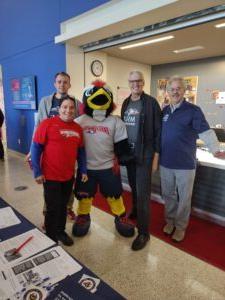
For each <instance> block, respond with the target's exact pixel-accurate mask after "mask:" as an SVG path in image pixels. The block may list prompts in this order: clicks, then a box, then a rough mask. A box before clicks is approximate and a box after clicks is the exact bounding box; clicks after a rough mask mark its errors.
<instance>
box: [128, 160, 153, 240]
mask: <svg viewBox="0 0 225 300" xmlns="http://www.w3.org/2000/svg"><path fill="white" fill-rule="evenodd" d="M151 173H152V157H151V158H146V159H144V162H143V163H142V164H138V163H130V164H129V165H127V176H128V182H129V185H130V187H131V190H132V199H133V210H134V211H136V212H137V228H138V233H139V234H145V235H149V221H150V196H151Z"/></svg>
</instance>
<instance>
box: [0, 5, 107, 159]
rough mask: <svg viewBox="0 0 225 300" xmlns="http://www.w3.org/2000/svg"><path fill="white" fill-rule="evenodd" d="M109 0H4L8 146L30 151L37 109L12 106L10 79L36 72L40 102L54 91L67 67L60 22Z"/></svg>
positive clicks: (1, 53)
mask: <svg viewBox="0 0 225 300" xmlns="http://www.w3.org/2000/svg"><path fill="white" fill-rule="evenodd" d="M106 2H109V0H85V1H84V0H76V1H74V0H47V1H46V0H38V1H37V0H20V1H18V0H1V1H0V28H1V29H0V64H1V65H2V71H3V88H4V100H5V111H6V125H7V144H8V148H9V149H12V150H16V151H19V152H22V153H27V152H28V151H29V147H30V141H31V137H32V132H33V126H34V111H30V110H17V109H14V108H13V107H12V105H11V101H12V96H11V91H10V80H11V79H12V78H15V77H21V76H26V75H35V76H36V78H37V97H38V102H39V101H40V99H41V97H43V96H44V95H48V94H50V93H52V92H53V91H54V87H53V80H54V79H53V78H54V74H55V73H57V72H59V71H63V70H65V69H66V62H65V59H66V54H65V46H64V45H55V44H54V37H55V36H56V35H58V34H59V33H60V22H63V21H65V20H67V19H69V18H72V17H75V16H77V15H79V14H81V13H83V12H85V11H88V10H90V9H92V8H94V7H97V6H99V5H101V4H104V3H106Z"/></svg>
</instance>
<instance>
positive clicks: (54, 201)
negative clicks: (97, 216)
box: [31, 96, 87, 246]
mask: <svg viewBox="0 0 225 300" xmlns="http://www.w3.org/2000/svg"><path fill="white" fill-rule="evenodd" d="M75 107H76V106H75V100H74V99H73V98H71V97H69V96H68V97H67V98H65V99H62V100H61V102H60V106H59V115H58V116H56V117H54V118H50V119H46V120H44V121H43V122H41V123H40V125H39V126H38V128H37V129H36V132H35V135H34V138H33V143H32V146H31V160H32V167H33V172H34V177H35V180H36V182H37V183H38V184H43V187H44V198H45V203H46V207H47V211H46V215H45V228H46V234H47V236H49V237H50V238H51V239H53V240H54V241H55V242H58V241H61V242H62V243H63V244H64V245H67V246H71V245H73V240H72V239H71V238H70V237H69V236H68V235H67V233H66V232H65V226H66V213H67V202H68V201H69V198H70V195H71V192H72V188H73V183H74V169H75V163H76V160H77V156H79V168H80V170H81V172H82V174H83V175H82V178H83V181H86V180H87V175H86V174H87V171H86V158H85V151H84V146H83V133H82V128H81V127H80V126H79V125H78V124H77V123H75V122H74V121H73V120H74V116H75Z"/></svg>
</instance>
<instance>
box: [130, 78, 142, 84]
mask: <svg viewBox="0 0 225 300" xmlns="http://www.w3.org/2000/svg"><path fill="white" fill-rule="evenodd" d="M129 83H130V84H133V83H143V80H142V79H137V80H129Z"/></svg>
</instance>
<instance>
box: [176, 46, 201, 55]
mask: <svg viewBox="0 0 225 300" xmlns="http://www.w3.org/2000/svg"><path fill="white" fill-rule="evenodd" d="M202 49H204V47H203V46H194V47H189V48H183V49H178V50H173V52H174V53H176V54H178V53H183V52H189V51H196V50H202Z"/></svg>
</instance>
